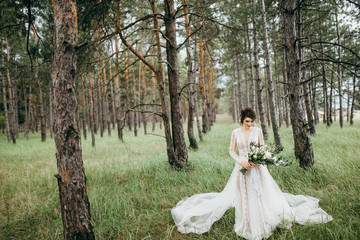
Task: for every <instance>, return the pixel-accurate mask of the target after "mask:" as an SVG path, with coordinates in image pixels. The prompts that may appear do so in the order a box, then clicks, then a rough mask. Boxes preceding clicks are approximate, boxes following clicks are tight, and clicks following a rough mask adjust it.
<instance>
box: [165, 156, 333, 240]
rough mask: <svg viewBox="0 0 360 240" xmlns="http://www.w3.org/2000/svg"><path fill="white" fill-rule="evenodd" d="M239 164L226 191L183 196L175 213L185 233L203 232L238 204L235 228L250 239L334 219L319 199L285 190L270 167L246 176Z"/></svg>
mask: <svg viewBox="0 0 360 240" xmlns="http://www.w3.org/2000/svg"><path fill="white" fill-rule="evenodd" d="M240 169H241V166H240V165H239V164H238V163H236V164H235V167H234V170H233V172H232V173H231V176H230V178H229V181H228V182H227V184H226V186H225V188H224V190H223V191H222V192H220V193H201V194H196V195H193V196H191V197H189V198H185V199H182V200H181V201H180V202H179V203H178V204H177V205H176V206H175V207H174V208H173V209H172V210H171V214H172V217H173V219H174V222H175V224H176V225H177V227H178V231H180V232H181V233H191V232H192V233H197V234H202V233H204V232H207V231H209V229H210V228H211V225H212V224H213V223H214V222H215V221H217V220H219V219H220V218H221V217H222V216H223V215H224V213H225V212H226V210H228V209H229V208H231V207H235V224H234V231H235V232H236V234H237V235H239V236H241V237H244V238H246V239H252V240H258V239H263V238H268V237H269V236H270V235H271V234H272V231H273V230H274V229H275V228H276V227H278V226H279V227H286V228H289V227H291V224H292V222H296V223H299V224H315V223H325V222H328V221H331V220H332V217H331V216H330V215H328V214H327V213H326V212H325V211H324V210H322V209H321V208H319V206H318V202H319V200H318V199H317V198H314V197H311V196H304V195H292V194H289V193H283V192H282V191H281V190H280V188H279V187H278V185H277V184H276V182H275V181H274V179H273V178H272V176H271V175H270V173H269V171H268V169H267V167H266V166H263V165H260V166H258V167H255V168H252V169H250V170H248V172H247V173H246V174H245V175H243V174H242V173H240Z"/></svg>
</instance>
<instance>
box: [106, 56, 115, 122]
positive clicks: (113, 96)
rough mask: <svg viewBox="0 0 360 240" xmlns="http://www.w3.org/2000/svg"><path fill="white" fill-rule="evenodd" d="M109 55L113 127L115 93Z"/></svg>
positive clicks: (112, 119) (112, 120)
mask: <svg viewBox="0 0 360 240" xmlns="http://www.w3.org/2000/svg"><path fill="white" fill-rule="evenodd" d="M108 57H109V79H111V80H110V96H111V122H112V125H113V126H112V128H113V129H115V121H116V109H115V94H114V80H113V76H112V70H111V58H110V56H109V55H108Z"/></svg>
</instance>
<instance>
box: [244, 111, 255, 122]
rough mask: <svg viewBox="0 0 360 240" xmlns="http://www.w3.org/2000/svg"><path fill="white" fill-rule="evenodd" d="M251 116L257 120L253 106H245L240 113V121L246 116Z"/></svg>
mask: <svg viewBox="0 0 360 240" xmlns="http://www.w3.org/2000/svg"><path fill="white" fill-rule="evenodd" d="M247 117H248V118H251V119H252V120H254V121H255V120H256V113H255V111H254V110H253V109H252V108H245V109H243V110H241V113H240V122H241V123H243V122H244V119H245V118H247Z"/></svg>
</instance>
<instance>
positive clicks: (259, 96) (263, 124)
mask: <svg viewBox="0 0 360 240" xmlns="http://www.w3.org/2000/svg"><path fill="white" fill-rule="evenodd" d="M255 18H256V13H255V9H254V13H253V18H252V22H253V38H254V66H255V73H256V92H257V103H258V108H259V111H258V114H259V116H260V122H261V128H262V131H263V135H264V139H265V140H267V139H268V137H269V135H268V131H267V127H266V119H265V111H264V103H263V98H262V91H263V88H262V83H261V79H260V66H259V60H258V58H259V57H258V51H259V50H258V38H257V27H256V19H255Z"/></svg>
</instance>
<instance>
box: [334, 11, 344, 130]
mask: <svg viewBox="0 0 360 240" xmlns="http://www.w3.org/2000/svg"><path fill="white" fill-rule="evenodd" d="M335 20H336V21H335V22H336V36H337V44H338V46H337V51H338V61H339V62H341V47H340V46H341V39H340V38H341V36H340V31H339V20H338V8H337V7H336V8H335ZM337 75H338V93H339V122H340V127H341V128H342V127H344V116H343V105H342V97H343V96H342V75H341V65H340V64H338V68H337Z"/></svg>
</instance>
